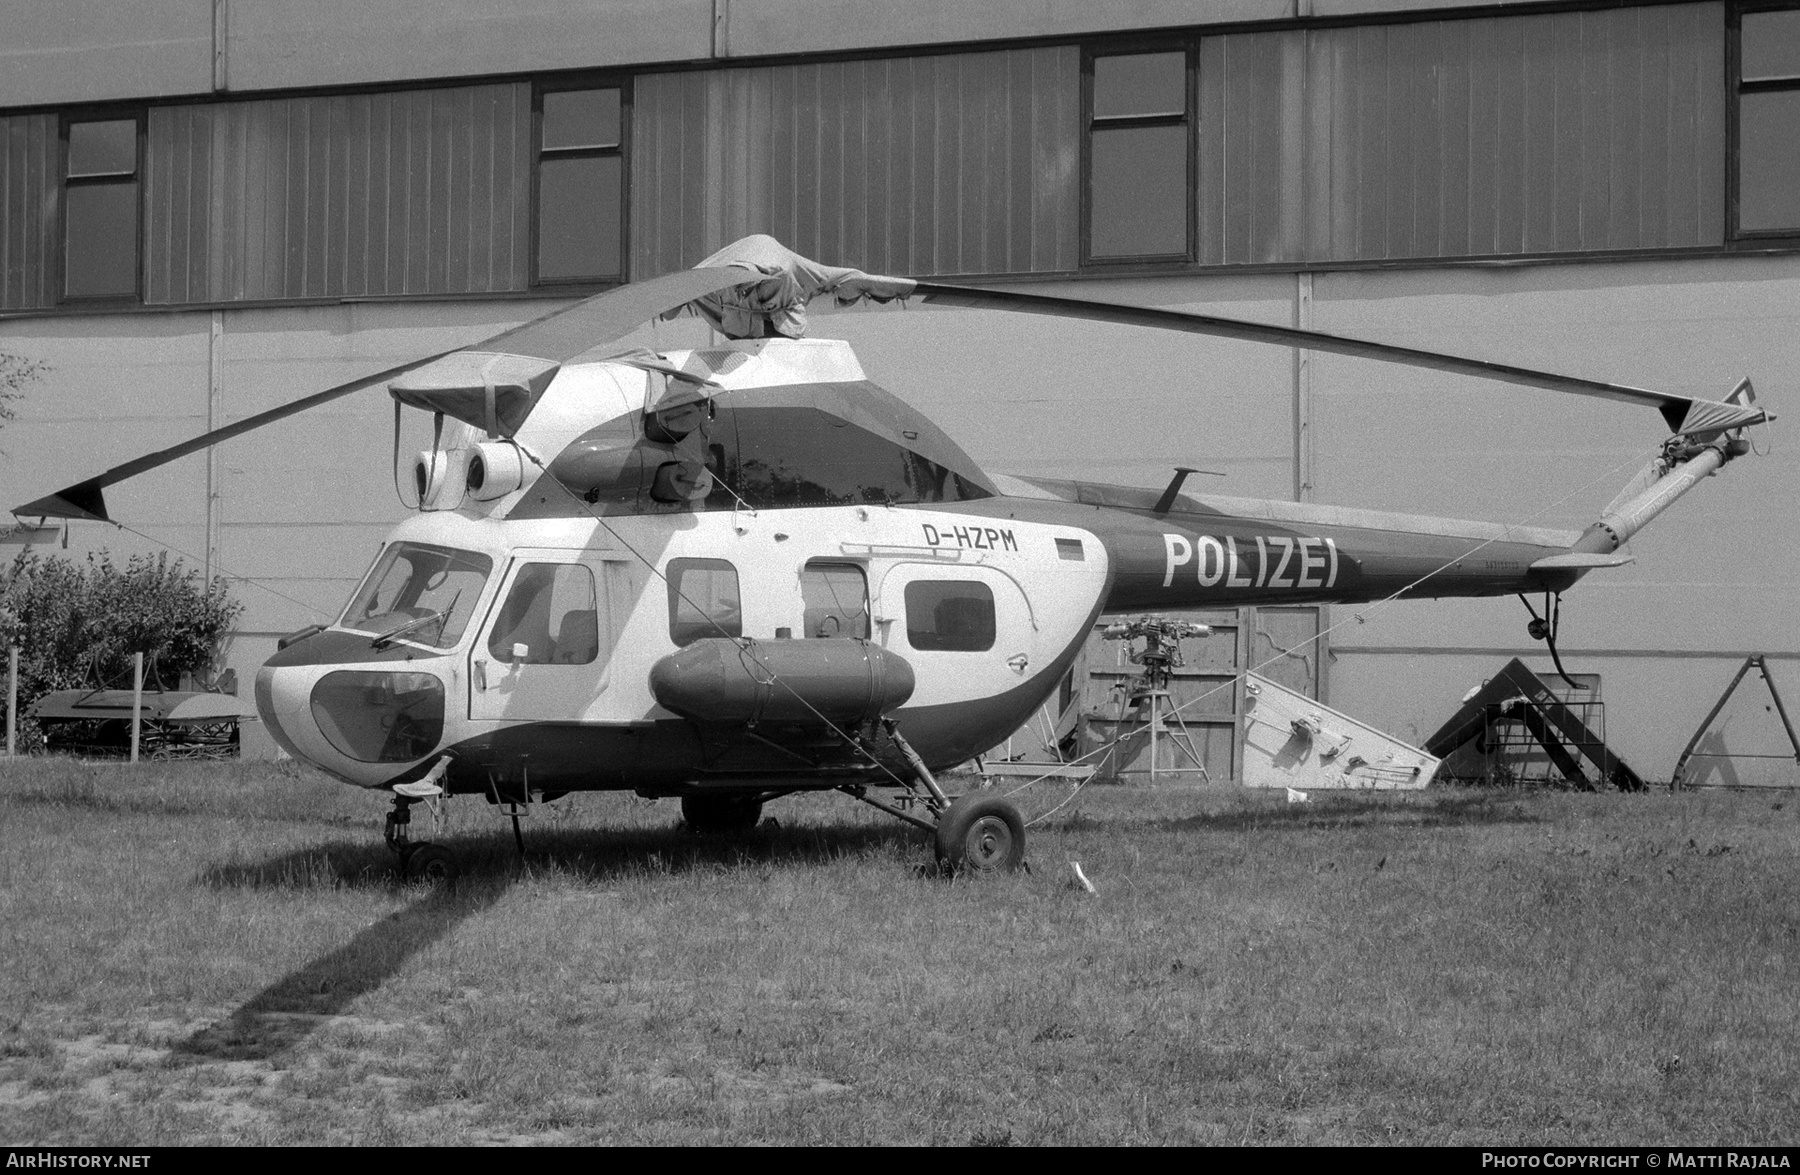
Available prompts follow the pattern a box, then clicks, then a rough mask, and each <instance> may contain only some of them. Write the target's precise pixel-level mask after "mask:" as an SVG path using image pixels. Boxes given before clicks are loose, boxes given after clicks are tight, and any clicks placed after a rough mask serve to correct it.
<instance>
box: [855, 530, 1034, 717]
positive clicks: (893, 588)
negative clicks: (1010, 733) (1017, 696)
mask: <svg viewBox="0 0 1800 1175" xmlns="http://www.w3.org/2000/svg"><path fill="white" fill-rule="evenodd" d="M875 613H876V619H877V622H878V624H879V625H880V627H881V630H882V643H883V644H884V645H885V646H886V647H887V648H888V649H890V650H892V651H894V652H896V653H899V654H900V655H901V656H903V657H905V658H906V659H907V660H908V661H909V662H911V663H912V666H913V673H914V676H915V677H916V678H917V681H918V685H917V687H916V688H915V689H914V691H913V696H912V702H911V704H912V705H914V706H932V705H940V704H943V703H946V702H962V701H970V700H973V699H977V698H987V697H993V696H995V695H998V694H1003V693H1005V692H1007V691H1008V690H1011V689H1013V688H1015V687H1017V686H1019V685H1022V684H1023V683H1024V682H1025V680H1026V679H1027V678H1029V677H1030V676H1031V675H1032V674H1033V673H1034V672H1036V671H1037V670H1038V669H1040V668H1042V667H1043V665H1044V664H1046V663H1047V662H1048V660H1049V656H1048V655H1047V654H1046V653H1045V652H1044V651H1043V650H1042V648H1041V647H1040V645H1041V634H1040V633H1039V632H1038V626H1037V622H1036V618H1035V617H1034V616H1033V615H1032V611H1031V603H1030V601H1029V600H1027V599H1026V597H1025V593H1024V592H1023V591H1022V590H1021V589H1020V587H1019V585H1018V583H1017V582H1015V581H1014V580H1013V578H1012V577H1011V576H1010V575H1007V574H1006V573H1005V572H1002V571H998V570H996V569H994V568H991V567H967V566H957V565H955V564H945V563H899V564H896V565H894V566H893V567H892V568H891V569H889V571H888V572H887V574H886V575H885V576H883V577H882V580H881V594H880V596H879V598H878V599H877V600H876V606H875Z"/></svg>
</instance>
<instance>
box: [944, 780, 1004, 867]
mask: <svg viewBox="0 0 1800 1175" xmlns="http://www.w3.org/2000/svg"><path fill="white" fill-rule="evenodd" d="M937 858H938V863H939V864H940V865H942V866H944V867H945V868H947V869H951V870H955V871H958V872H967V873H979V874H988V873H1011V872H1013V871H1015V870H1016V869H1018V868H1019V866H1020V865H1022V864H1024V862H1025V821H1024V819H1023V818H1022V817H1021V816H1020V815H1019V810H1018V809H1017V808H1015V807H1013V806H1012V804H1010V803H1008V802H1007V801H1005V800H1003V799H1001V798H1000V797H999V796H984V795H980V794H974V795H966V796H963V797H961V798H959V799H957V800H955V801H953V802H952V803H951V805H950V807H949V808H948V809H946V810H945V812H944V814H943V816H942V817H940V818H939V820H938V826H937Z"/></svg>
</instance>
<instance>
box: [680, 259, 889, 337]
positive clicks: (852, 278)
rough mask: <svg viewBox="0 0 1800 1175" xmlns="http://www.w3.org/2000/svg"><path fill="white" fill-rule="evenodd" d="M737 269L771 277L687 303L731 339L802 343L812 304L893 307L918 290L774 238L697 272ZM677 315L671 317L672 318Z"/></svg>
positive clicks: (711, 262) (705, 264) (704, 265)
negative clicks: (825, 300)
mask: <svg viewBox="0 0 1800 1175" xmlns="http://www.w3.org/2000/svg"><path fill="white" fill-rule="evenodd" d="M724 267H733V268H737V269H748V270H751V271H752V272H755V273H761V274H765V275H767V276H766V278H765V280H763V281H760V282H757V283H756V284H754V285H743V286H734V287H732V288H731V289H726V290H720V291H718V292H717V293H712V294H706V295H704V296H703V297H700V298H696V299H694V300H693V301H692V302H689V303H688V304H687V306H685V307H682V309H683V310H686V309H692V310H693V312H694V313H696V314H699V315H700V316H701V317H702V318H704V319H706V320H707V321H708V322H710V323H712V325H713V327H714V328H715V329H716V330H718V331H719V332H720V333H721V334H723V335H725V336H726V337H727V338H732V339H762V338H769V337H772V336H775V335H780V336H782V337H784V338H790V339H798V338H804V337H805V336H806V306H807V303H809V302H811V301H812V300H813V299H814V298H817V297H820V296H822V295H824V294H832V295H834V296H835V297H836V298H837V301H838V304H839V305H840V306H849V305H852V304H854V303H856V302H860V301H862V300H863V299H864V298H868V299H872V300H874V301H876V302H889V301H892V300H893V299H895V298H904V297H905V296H906V295H908V294H910V293H912V292H913V288H914V287H915V286H916V285H917V284H918V283H916V282H914V281H912V280H911V279H910V278H904V277H880V276H877V275H875V274H868V273H864V272H863V271H862V270H860V269H844V268H841V267H839V266H835V265H821V264H819V263H818V262H817V261H812V260H809V259H807V258H805V257H802V256H800V254H798V253H796V252H794V251H793V250H792V249H789V248H788V247H787V246H786V245H783V244H782V243H781V242H780V241H778V240H776V239H775V238H774V237H771V236H765V235H763V234H760V233H759V234H757V235H755V236H749V237H745V238H743V239H742V240H740V241H733V242H732V243H731V244H729V245H727V246H725V247H724V248H723V249H720V250H719V251H718V252H717V253H714V254H713V255H712V256H711V257H708V258H707V259H706V260H705V261H702V262H701V263H700V264H699V265H697V266H695V268H696V269H718V268H724ZM678 313H680V311H679V310H676V311H670V312H669V313H668V314H665V315H664V317H665V318H673V317H674V316H675V315H676V314H678Z"/></svg>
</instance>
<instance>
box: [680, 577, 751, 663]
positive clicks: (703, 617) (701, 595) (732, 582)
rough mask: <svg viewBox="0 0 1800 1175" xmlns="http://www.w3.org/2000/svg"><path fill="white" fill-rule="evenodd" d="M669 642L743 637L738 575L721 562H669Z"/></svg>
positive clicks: (742, 614) (682, 643)
mask: <svg viewBox="0 0 1800 1175" xmlns="http://www.w3.org/2000/svg"><path fill="white" fill-rule="evenodd" d="M668 580H669V639H670V640H672V641H674V642H675V643H676V644H677V645H691V644H693V643H694V642H695V641H697V640H699V639H700V638H701V637H708V636H733V637H736V636H743V635H744V611H743V605H742V603H741V597H740V595H739V593H738V573H737V568H736V567H733V566H732V565H731V564H730V563H727V562H726V561H725V560H723V559H671V560H669V570H668Z"/></svg>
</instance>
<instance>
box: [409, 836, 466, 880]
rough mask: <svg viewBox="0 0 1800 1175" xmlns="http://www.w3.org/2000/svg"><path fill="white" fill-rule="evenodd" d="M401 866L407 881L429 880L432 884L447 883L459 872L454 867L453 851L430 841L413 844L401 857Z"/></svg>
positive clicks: (454, 857) (454, 856)
mask: <svg viewBox="0 0 1800 1175" xmlns="http://www.w3.org/2000/svg"><path fill="white" fill-rule="evenodd" d="M401 868H402V869H403V870H405V872H406V876H407V879H408V880H409V881H429V882H431V883H432V884H433V885H447V884H449V883H450V882H452V881H455V880H456V875H457V874H458V873H460V872H461V870H459V869H458V868H457V867H456V854H455V853H453V852H451V851H450V850H449V849H447V848H445V847H444V846H443V845H434V844H430V843H424V844H417V845H414V846H413V847H412V848H411V849H410V850H409V851H408V852H407V854H406V856H405V857H403V858H402V859H401Z"/></svg>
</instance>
